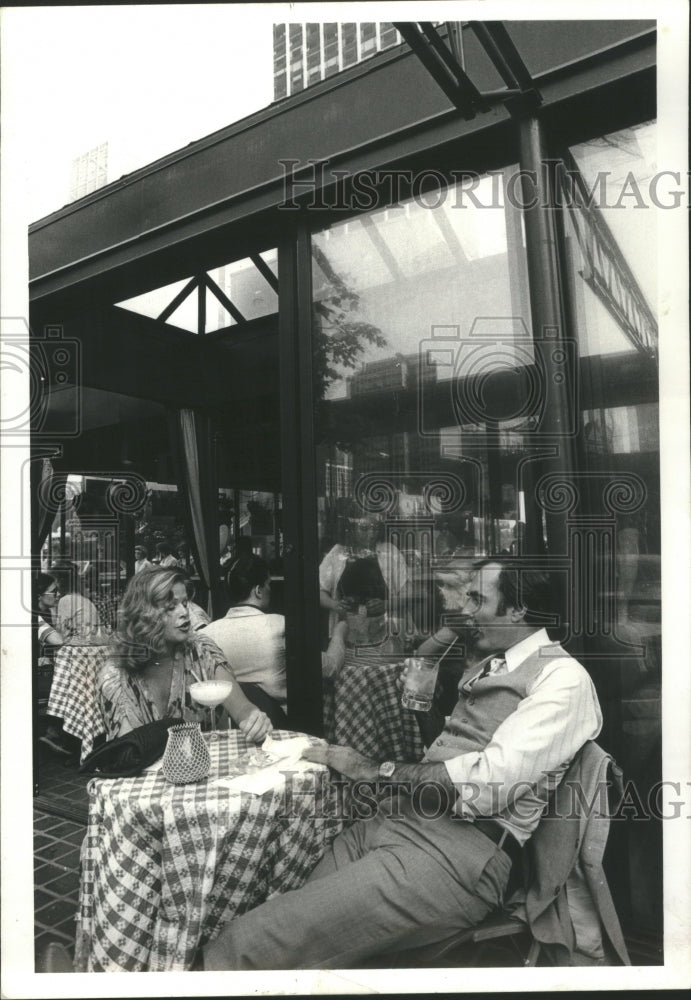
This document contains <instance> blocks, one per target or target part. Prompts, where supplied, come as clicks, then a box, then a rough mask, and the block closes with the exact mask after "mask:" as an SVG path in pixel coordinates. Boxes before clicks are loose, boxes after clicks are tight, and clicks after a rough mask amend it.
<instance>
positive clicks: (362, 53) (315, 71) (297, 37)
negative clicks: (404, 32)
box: [274, 21, 402, 101]
mask: <svg viewBox="0 0 691 1000" xmlns="http://www.w3.org/2000/svg"><path fill="white" fill-rule="evenodd" d="M401 41H402V39H401V36H400V35H399V33H398V32H397V31H396V29H395V28H394V26H393V25H392V24H387V23H385V22H378V21H377V22H375V21H367V22H362V23H360V24H356V23H355V22H348V23H345V24H340V23H338V24H337V23H336V22H328V23H326V24H322V23H320V24H317V23H310V24H274V100H275V101H278V100H280V99H281V98H282V97H288V96H289V95H290V94H296V93H298V91H300V90H304V89H305V87H309V86H311V85H312V84H313V83H318V82H319V81H320V80H325V79H326V78H327V77H328V76H333V75H334V74H335V73H340V71H341V70H343V69H347V68H348V67H349V66H354V65H355V64H356V63H359V62H362V60H363V59H367V58H369V56H373V55H374V54H375V53H377V52H382V51H383V50H384V49H390V48H391V47H392V46H393V45H400V43H401Z"/></svg>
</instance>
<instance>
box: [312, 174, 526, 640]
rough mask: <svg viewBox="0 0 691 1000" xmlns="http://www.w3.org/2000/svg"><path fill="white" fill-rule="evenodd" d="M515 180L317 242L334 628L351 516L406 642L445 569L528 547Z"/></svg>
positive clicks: (326, 536) (322, 448)
mask: <svg viewBox="0 0 691 1000" xmlns="http://www.w3.org/2000/svg"><path fill="white" fill-rule="evenodd" d="M515 169H516V168H508V169H507V171H506V172H505V173H501V172H500V173H495V174H492V175H487V176H486V177H484V178H482V179H481V180H480V181H479V183H477V185H476V187H475V189H474V193H475V195H476V199H477V203H475V201H474V200H473V199H468V198H467V197H466V196H465V195H464V192H463V191H462V190H461V187H460V186H459V185H457V186H450V187H448V188H446V189H444V190H443V191H439V190H437V191H435V192H430V193H429V194H428V195H426V196H425V195H421V196H420V197H418V198H416V199H411V200H409V201H407V202H405V203H403V204H400V205H397V206H394V207H392V208H387V209H385V210H378V211H374V212H370V213H366V214H363V215H361V216H359V217H358V218H356V219H351V220H348V221H347V222H342V223H339V224H336V225H333V226H332V227H331V228H329V229H326V230H323V231H321V232H317V233H315V234H313V240H312V249H313V294H314V309H313V315H314V337H313V343H314V366H313V370H314V388H315V397H316V414H315V433H316V438H317V477H318V516H319V537H320V542H321V554H322V573H321V576H323V577H324V579H326V575H327V573H326V571H327V569H329V572H330V575H329V579H328V581H327V582H328V583H329V587H328V588H325V587H322V591H324V590H325V589H326V590H327V595H328V597H329V598H330V599H331V603H329V602H327V601H326V599H325V600H323V602H322V607H323V608H324V609H325V610H326V609H328V610H329V613H330V619H331V621H330V626H331V628H333V619H334V615H335V614H336V613H337V611H338V608H337V607H336V604H337V603H338V600H340V599H342V598H343V597H344V596H347V595H345V592H344V593H342V594H340V593H339V592H338V587H337V582H338V581H336V582H334V581H335V577H336V576H337V575H338V574H336V573H335V570H334V565H335V561H337V560H338V559H341V561H342V562H344V565H346V564H347V563H348V559H349V558H358V553H357V552H355V550H354V549H353V543H352V539H351V535H352V525H353V523H354V520H357V519H358V518H362V517H366V518H369V519H370V521H371V522H372V525H371V526H372V530H373V532H374V534H375V535H376V537H377V542H376V546H374V547H372V546H370V548H371V549H372V552H373V553H375V554H376V555H377V558H378V559H379V561H380V562H382V561H383V562H384V563H385V564H386V565H387V566H388V567H389V568H390V567H391V566H395V567H397V574H398V578H399V579H400V578H403V579H404V586H396V587H393V586H392V585H391V581H390V580H387V577H386V573H385V572H384V570H383V569H382V570H381V572H382V575H383V579H384V588H383V590H382V594H383V596H384V597H385V598H386V601H388V605H387V609H386V614H387V615H388V617H389V626H390V628H389V632H388V633H382V634H388V635H389V637H391V634H392V632H393V633H395V634H396V635H397V637H398V638H399V640H401V642H402V643H403V645H405V642H406V640H410V641H411V642H412V641H413V640H414V639H415V638H417V639H419V636H420V634H421V632H424V630H425V629H428V630H431V629H432V628H433V627H434V626H435V625H436V624H437V618H438V611H439V608H437V611H434V610H433V609H432V605H434V604H435V602H436V604H437V605H440V602H439V599H438V595H436V586H435V585H436V582H437V574H438V572H439V571H440V570H441V569H443V568H444V567H447V568H448V563H449V561H450V560H451V561H453V560H456V561H457V562H458V560H461V561H462V560H464V559H465V560H467V559H468V558H472V557H474V556H475V555H480V554H482V553H485V552H508V553H511V552H513V553H516V552H518V550H519V546H520V545H521V544H522V540H523V536H524V526H525V521H526V502H525V487H524V485H523V483H522V480H521V476H522V473H520V472H519V466H520V460H521V458H522V457H523V454H524V452H523V449H524V438H525V431H526V429H530V428H529V427H528V428H526V419H525V417H524V416H522V414H523V411H524V408H525V407H524V404H525V398H526V394H527V393H528V389H529V387H530V384H531V379H532V378H534V376H533V375H526V372H527V371H528V368H529V367H531V366H532V368H534V367H535V351H534V349H533V342H532V336H531V320H530V306H529V295H528V291H527V275H526V266H525V258H524V242H523V229H522V221H521V218H520V213H519V212H518V210H517V209H516V208H515V207H513V206H512V205H511V204H508V203H507V204H506V205H505V199H504V197H503V190H504V184H505V180H506V177H507V176H509V174H510V173H511V172H512V171H515ZM481 205H484V206H485V207H480V206H481ZM478 357H479V358H480V359H481V360H480V362H479V366H478V363H477V358H478ZM468 359H470V361H468ZM487 375H489V376H490V381H489V382H486V381H485V376H487ZM473 379H475V380H476V383H477V384H476V385H475V388H476V390H477V391H476V393H475V396H474V397H473V394H472V393H470V392H468V391H467V387H468V386H469V385H470V383H471V382H472V381H473ZM492 379H494V381H492ZM477 380H480V382H481V383H482V384H481V386H480V384H479V382H478V381H477ZM497 380H498V381H497ZM509 383H510V384H509ZM536 398H537V397H536ZM473 399H474V405H469V404H468V401H469V400H471V403H472V401H473ZM517 400H518V401H519V402H518V408H516V401H517ZM521 400H523V402H521ZM531 405H532V406H533V408H534V405H535V404H534V403H532V404H531ZM387 547H388V548H387ZM362 555H363V553H360V556H362ZM341 557H342V558H341ZM454 565H455V564H454ZM459 565H460V564H459ZM339 567H340V563H339ZM380 569H381V567H380ZM456 569H457V567H456ZM358 572H360V570H358ZM363 572H364V570H363ZM450 572H451V574H452V575H453V573H454V572H456V570H454V567H453V566H451V569H450ZM322 582H323V581H322ZM380 583H381V581H380ZM346 589H347V588H346ZM380 589H381V588H380ZM378 596H381V595H379V592H378ZM334 602H336V603H335V604H334ZM366 604H367V602H366V601H365V602H364V603H363V602H360V603H359V604H358V608H357V609H356V612H357V611H359V612H360V613H361V614H363V611H362V609H363V607H365V606H366ZM344 613H345V612H344ZM348 613H351V612H348ZM353 613H354V612H353ZM360 625H361V626H362V628H360V632H359V633H358V634H359V635H360V640H362V639H363V637H364V636H368V637H369V642H365V643H364V644H365V645H373V644H375V643H374V639H373V636H374V635H375V634H376V635H377V636H379V635H380V632H377V628H379V625H377V628H375V627H374V625H373V624H372V623H368V628H367V629H365V628H364V625H363V623H360ZM350 631H351V632H352V630H350ZM380 631H381V630H380ZM395 651H396V650H395V649H393V648H392V649H391V650H390V652H391V653H392V654H393V653H394V652H395Z"/></svg>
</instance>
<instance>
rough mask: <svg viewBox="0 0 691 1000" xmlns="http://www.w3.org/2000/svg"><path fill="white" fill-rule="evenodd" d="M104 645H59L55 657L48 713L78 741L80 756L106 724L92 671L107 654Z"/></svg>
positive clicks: (90, 746)
mask: <svg viewBox="0 0 691 1000" xmlns="http://www.w3.org/2000/svg"><path fill="white" fill-rule="evenodd" d="M109 650H110V647H108V646H70V645H65V646H62V647H61V648H60V649H59V650H58V653H57V656H56V657H55V670H54V672H53V683H52V685H51V688H50V697H49V699H48V714H49V715H54V716H57V717H58V718H61V719H62V720H63V729H64V730H65V732H66V733H71V735H72V736H76V737H77V739H80V740H81V741H82V749H81V760H84V759H85V757H87V756H88V755H89V754H90V753H91V750H92V749H93V745H94V740H95V739H96V737H97V736H99V735H100V734H101V733H105V731H106V727H105V724H104V722H103V718H102V716H101V710H100V708H99V704H98V698H97V691H96V673H97V670H98V668H99V667H100V665H101V664H102V663H103V662H104V661H105V659H106V657H107V656H108V653H109Z"/></svg>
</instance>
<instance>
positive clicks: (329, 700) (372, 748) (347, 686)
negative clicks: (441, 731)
mask: <svg viewBox="0 0 691 1000" xmlns="http://www.w3.org/2000/svg"><path fill="white" fill-rule="evenodd" d="M400 669H401V668H400V663H398V662H396V663H391V662H387V661H386V660H384V659H382V658H381V657H379V656H378V655H377V654H374V653H367V652H365V651H364V650H362V649H361V650H354V649H349V650H347V652H346V660H345V664H344V666H343V668H342V670H341V671H340V673H339V674H338V675H337V676H336V678H335V680H331V679H329V678H325V679H324V684H323V694H324V735H325V737H326V739H327V740H328V741H329V743H337V744H338V745H339V746H349V747H353V749H354V750H358V751H359V752H360V753H362V754H364V755H365V757H370V758H372V759H373V760H376V761H380V762H381V761H384V760H394V761H403V762H416V761H419V760H421V759H422V754H423V750H424V747H423V742H422V736H421V735H420V729H419V727H418V724H417V721H416V719H415V714H414V713H413V712H411V711H409V710H408V709H405V708H403V706H402V705H401V692H400V691H399V690H398V688H397V687H396V679H397V677H398V675H399V673H400Z"/></svg>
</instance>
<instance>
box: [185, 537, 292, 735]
mask: <svg viewBox="0 0 691 1000" xmlns="http://www.w3.org/2000/svg"><path fill="white" fill-rule="evenodd" d="M227 585H228V595H229V597H230V601H231V606H230V608H229V610H228V612H227V613H226V616H225V618H220V619H218V620H217V621H214V622H211V624H210V625H207V627H206V628H205V629H204V634H205V635H207V636H210V637H211V638H212V639H213V641H214V642H215V643H217V645H218V646H219V647H220V649H221V651H222V652H223V655H224V656H225V658H226V659H227V661H228V663H230V664H231V666H232V668H233V671H234V672H235V675H236V677H237V678H238V680H239V681H240V683H241V685H242V688H243V691H244V692H245V694H246V695H247V696H248V697H249V698H251V699H252V700H253V701H255V702H256V704H258V705H261V706H262V707H263V709H264V711H265V712H266V713H267V715H268V716H269V718H270V719H271V721H272V722H273V724H274V725H275V726H278V727H282V728H286V727H287V725H288V719H287V717H286V714H285V709H286V645H285V618H284V617H283V615H275V614H270V613H269V606H270V604H271V578H270V576H269V567H268V566H267V564H266V563H265V562H264V560H263V559H260V558H259V556H255V555H243V556H240V557H239V558H238V559H236V560H235V561H234V562H233V563H231V566H230V569H229V571H228V577H227Z"/></svg>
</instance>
